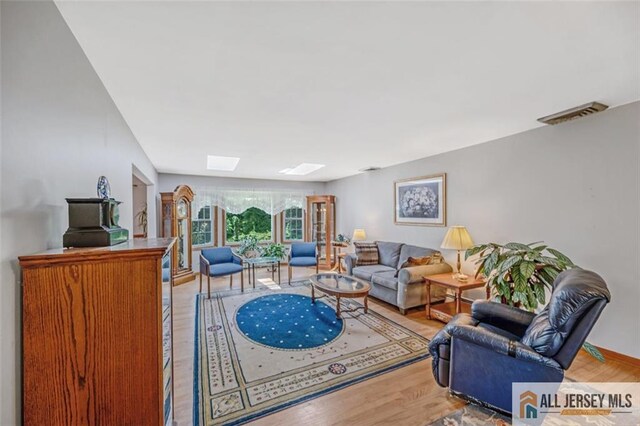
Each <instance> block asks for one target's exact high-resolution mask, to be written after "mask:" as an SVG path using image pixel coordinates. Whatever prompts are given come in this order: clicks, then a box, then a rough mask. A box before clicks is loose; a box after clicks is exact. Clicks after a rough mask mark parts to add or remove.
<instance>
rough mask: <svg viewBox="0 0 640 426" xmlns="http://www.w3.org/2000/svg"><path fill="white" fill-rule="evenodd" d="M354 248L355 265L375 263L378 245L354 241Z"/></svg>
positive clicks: (376, 262) (377, 261) (376, 261)
mask: <svg viewBox="0 0 640 426" xmlns="http://www.w3.org/2000/svg"><path fill="white" fill-rule="evenodd" d="M353 245H354V246H355V248H356V266H363V265H377V264H378V263H379V260H378V245H377V244H376V243H361V242H354V243H353Z"/></svg>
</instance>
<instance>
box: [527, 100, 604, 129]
mask: <svg viewBox="0 0 640 426" xmlns="http://www.w3.org/2000/svg"><path fill="white" fill-rule="evenodd" d="M607 108H609V105H605V104H601V103H600V102H589V103H588V104H584V105H580V106H577V107H574V108H570V109H567V110H564V111H560V112H556V113H555V114H551V115H547V116H546V117H542V118H538V121H539V122H541V123H545V124H551V125H554V124H560V123H564V122H565V121H569V120H575V119H576V118H580V117H584V116H586V115H591V114H595V113H596V112H600V111H604V110H605V109H607Z"/></svg>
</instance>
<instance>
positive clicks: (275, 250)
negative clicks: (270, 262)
mask: <svg viewBox="0 0 640 426" xmlns="http://www.w3.org/2000/svg"><path fill="white" fill-rule="evenodd" d="M261 253H262V256H264V257H275V258H277V259H280V260H282V259H283V258H284V257H285V255H286V254H287V249H286V248H285V247H284V246H283V245H282V244H278V243H271V244H269V245H268V246H265V247H263V248H262V250H261Z"/></svg>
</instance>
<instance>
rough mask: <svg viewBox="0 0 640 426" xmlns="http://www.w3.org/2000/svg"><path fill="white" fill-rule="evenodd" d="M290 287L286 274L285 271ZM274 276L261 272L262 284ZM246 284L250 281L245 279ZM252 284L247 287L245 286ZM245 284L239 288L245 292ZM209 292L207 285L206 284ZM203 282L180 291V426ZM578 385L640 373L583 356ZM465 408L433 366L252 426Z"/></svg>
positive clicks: (187, 414)
mask: <svg viewBox="0 0 640 426" xmlns="http://www.w3.org/2000/svg"><path fill="white" fill-rule="evenodd" d="M283 272H284V273H283V284H284V285H286V278H285V276H286V268H283ZM313 272H314V271H313V270H312V269H308V270H305V269H304V268H294V278H304V277H306V276H308V275H309V274H311V273H313ZM267 277H269V278H270V277H271V274H267V272H266V271H264V272H260V273H259V272H256V278H257V281H258V285H260V282H259V280H260V278H267ZM245 278H246V277H245ZM211 283H212V291H214V290H215V291H221V290H227V289H229V279H228V278H218V279H214V280H212V282H211ZM245 284H246V282H245ZM239 286H240V283H239V279H238V278H237V277H236V279H235V280H234V287H239ZM204 287H205V288H204V289H205V291H206V282H205V283H204ZM197 293H198V281H197V280H196V281H192V282H189V283H186V284H182V285H180V286H177V287H175V288H174V321H175V322H174V330H175V335H174V357H175V364H174V368H175V410H176V411H175V415H176V417H175V420H176V421H177V424H178V425H179V426H186V425H191V424H192V416H193V353H194V324H195V309H194V307H195V296H196V294H197ZM369 300H370V303H369V308H370V309H373V310H375V311H376V312H378V313H380V314H382V315H384V316H386V317H388V318H390V319H392V320H394V321H396V322H398V323H399V324H401V325H403V326H405V327H407V328H409V329H411V330H413V331H414V332H417V333H419V334H421V335H423V336H425V337H427V338H429V339H431V338H432V337H433V336H434V334H435V333H436V332H437V331H438V330H439V329H440V328H441V327H442V326H443V324H442V323H440V322H438V321H429V320H427V319H425V315H424V311H423V310H419V309H414V310H411V311H410V312H409V313H408V314H407V315H406V316H403V315H400V314H399V313H398V310H397V308H395V307H393V306H391V305H388V304H386V303H383V302H378V301H377V300H376V299H369ZM566 375H567V377H570V378H572V379H574V380H577V381H593V382H603V381H615V382H625V381H640V368H638V367H633V366H630V365H627V364H624V363H621V362H617V361H614V360H607V362H606V363H605V364H601V363H599V362H598V361H596V360H594V359H593V358H591V357H590V356H589V355H587V354H586V353H584V351H581V352H580V354H579V355H578V357H577V358H576V360H575V361H574V363H573V365H572V366H571V368H570V369H569V370H568V372H567V374H566ZM463 405H465V403H464V402H463V401H461V400H460V399H458V398H455V397H452V396H450V395H449V394H448V392H447V390H446V389H443V388H441V387H439V386H438V385H436V383H435V381H434V379H433V376H432V374H431V360H430V359H428V360H425V361H420V362H417V363H414V364H411V365H409V366H407V367H404V368H400V369H398V370H395V371H392V372H389V373H386V374H383V375H381V376H378V377H376V378H373V379H370V380H366V381H364V382H362V383H359V384H356V385H353V386H349V387H347V388H344V389H342V390H339V391H336V392H333V393H330V394H328V395H324V396H322V397H320V398H316V399H312V400H310V401H307V402H304V403H302V404H299V405H296V406H294V407H291V408H288V409H286V410H283V411H280V412H278V413H275V414H272V415H270V416H267V417H264V418H262V419H259V420H257V421H255V422H252V423H251V424H252V425H278V426H285V425H296V426H298V425H358V426H360V425H383V424H393V425H395V426H398V425H425V424H427V423H429V422H430V421H432V420H435V419H438V418H440V417H442V416H443V415H444V414H446V413H449V412H451V411H453V410H455V409H457V408H459V407H462V406H463Z"/></svg>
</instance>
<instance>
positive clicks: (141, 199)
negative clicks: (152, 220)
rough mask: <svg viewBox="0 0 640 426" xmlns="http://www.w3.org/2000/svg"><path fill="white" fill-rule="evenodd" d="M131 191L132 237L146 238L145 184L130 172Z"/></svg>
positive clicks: (147, 225) (146, 209) (147, 229)
mask: <svg viewBox="0 0 640 426" xmlns="http://www.w3.org/2000/svg"><path fill="white" fill-rule="evenodd" d="M131 176H132V186H133V188H132V193H133V203H132V206H133V238H147V234H148V231H149V220H148V219H149V216H148V212H149V209H148V204H147V185H146V184H145V183H144V182H143V181H141V180H140V179H139V178H138V177H137V176H136V175H135V174H132V175H131Z"/></svg>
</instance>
